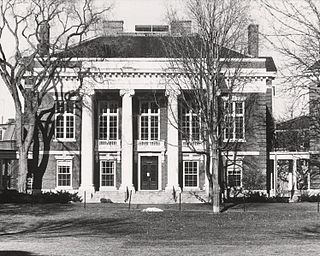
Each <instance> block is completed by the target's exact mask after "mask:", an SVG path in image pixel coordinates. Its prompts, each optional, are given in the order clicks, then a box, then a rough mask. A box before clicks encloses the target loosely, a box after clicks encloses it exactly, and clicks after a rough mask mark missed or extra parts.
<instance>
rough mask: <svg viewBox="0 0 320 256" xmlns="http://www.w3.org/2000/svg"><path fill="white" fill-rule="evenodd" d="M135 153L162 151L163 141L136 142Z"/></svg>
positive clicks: (163, 148)
mask: <svg viewBox="0 0 320 256" xmlns="http://www.w3.org/2000/svg"><path fill="white" fill-rule="evenodd" d="M136 147H137V151H149V152H150V151H164V150H165V146H164V141H163V140H137V141H136Z"/></svg>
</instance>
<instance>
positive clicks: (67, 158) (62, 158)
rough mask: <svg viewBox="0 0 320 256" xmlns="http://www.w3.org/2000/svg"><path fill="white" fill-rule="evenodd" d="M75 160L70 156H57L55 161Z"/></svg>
mask: <svg viewBox="0 0 320 256" xmlns="http://www.w3.org/2000/svg"><path fill="white" fill-rule="evenodd" d="M73 158H74V156H70V155H68V156H67V155H57V156H55V159H57V160H72V159H73Z"/></svg>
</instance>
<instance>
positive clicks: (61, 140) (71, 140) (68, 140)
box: [53, 139, 77, 142]
mask: <svg viewBox="0 0 320 256" xmlns="http://www.w3.org/2000/svg"><path fill="white" fill-rule="evenodd" d="M76 141H77V140H76V139H53V142H76Z"/></svg>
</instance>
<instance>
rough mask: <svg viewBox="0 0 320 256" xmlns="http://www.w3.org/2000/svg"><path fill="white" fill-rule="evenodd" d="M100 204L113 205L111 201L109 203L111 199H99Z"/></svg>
mask: <svg viewBox="0 0 320 256" xmlns="http://www.w3.org/2000/svg"><path fill="white" fill-rule="evenodd" d="M100 203H105V204H108V203H109V204H111V203H113V202H112V201H111V199H109V198H101V199H100Z"/></svg>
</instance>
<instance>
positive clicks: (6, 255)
mask: <svg viewBox="0 0 320 256" xmlns="http://www.w3.org/2000/svg"><path fill="white" fill-rule="evenodd" d="M0 256H40V255H39V254H34V253H32V252H25V251H0Z"/></svg>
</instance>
